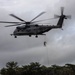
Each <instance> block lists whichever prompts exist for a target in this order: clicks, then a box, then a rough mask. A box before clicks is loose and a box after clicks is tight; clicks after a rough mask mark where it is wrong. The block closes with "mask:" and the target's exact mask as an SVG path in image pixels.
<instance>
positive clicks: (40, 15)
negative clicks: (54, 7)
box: [30, 12, 46, 22]
mask: <svg viewBox="0 0 75 75" xmlns="http://www.w3.org/2000/svg"><path fill="white" fill-rule="evenodd" d="M44 13H46V12H41V13H40V14H39V15H37V16H36V17H35V18H33V19H32V20H31V21H30V22H32V21H33V20H35V19H36V18H38V17H39V16H41V15H42V14H44Z"/></svg>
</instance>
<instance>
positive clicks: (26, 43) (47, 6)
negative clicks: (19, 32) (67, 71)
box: [0, 0, 75, 67]
mask: <svg viewBox="0 0 75 75" xmlns="http://www.w3.org/2000/svg"><path fill="white" fill-rule="evenodd" d="M74 4H75V1H73V0H62V1H61V0H56V1H55V0H43V1H42V0H27V1H25V0H18V1H17V0H10V1H9V0H0V5H1V6H0V20H5V21H18V20H16V19H15V18H13V17H11V16H9V14H10V13H14V14H16V15H17V16H19V17H21V18H22V19H24V20H26V21H28V20H29V21H30V20H31V19H33V18H34V17H35V16H36V15H38V14H39V13H40V12H42V11H46V12H47V13H46V14H44V15H42V16H40V17H39V18H38V19H37V20H39V19H43V18H50V17H53V15H54V14H58V15H60V7H61V6H64V7H65V10H64V11H65V12H64V14H66V15H70V14H71V15H72V19H71V20H69V19H68V20H65V21H64V25H63V29H64V30H63V31H62V30H61V29H53V30H51V31H49V32H48V33H46V34H47V35H46V37H45V36H39V37H38V38H35V37H34V36H32V37H31V38H30V37H28V36H22V37H18V38H17V39H14V37H12V36H10V34H11V33H13V31H14V29H15V28H16V27H12V28H5V27H4V26H5V25H6V24H0V60H1V61H0V67H4V66H5V64H6V62H8V61H13V60H14V61H17V62H18V63H19V64H20V65H23V64H28V63H30V62H36V61H37V62H40V63H41V64H44V65H51V64H60V65H61V64H66V63H75V59H74V57H75V50H74V49H75V46H74V45H75V41H74V38H75V33H74V32H75V26H74V25H75V21H74V20H75V14H74V13H75V10H74ZM57 21H58V19H57V20H51V21H48V22H51V24H52V25H55V24H56V23H57ZM44 41H47V47H44V46H43V42H44Z"/></svg>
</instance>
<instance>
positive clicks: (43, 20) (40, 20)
mask: <svg viewBox="0 0 75 75" xmlns="http://www.w3.org/2000/svg"><path fill="white" fill-rule="evenodd" d="M51 19H55V18H50V19H44V20H39V21H33V22H32V23H36V22H41V21H47V20H51Z"/></svg>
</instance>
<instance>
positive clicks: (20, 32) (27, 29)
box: [0, 7, 71, 38]
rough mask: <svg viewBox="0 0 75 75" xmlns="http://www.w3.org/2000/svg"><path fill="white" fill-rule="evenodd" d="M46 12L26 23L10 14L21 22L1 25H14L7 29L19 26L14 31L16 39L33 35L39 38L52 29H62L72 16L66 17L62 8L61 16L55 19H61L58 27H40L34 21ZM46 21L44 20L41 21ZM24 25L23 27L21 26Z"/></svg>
mask: <svg viewBox="0 0 75 75" xmlns="http://www.w3.org/2000/svg"><path fill="white" fill-rule="evenodd" d="M44 13H45V12H41V13H40V14H39V15H37V16H36V17H35V18H33V19H32V20H31V21H25V20H23V19H21V18H19V17H17V16H16V15H14V14H10V16H12V17H14V18H16V19H18V20H20V21H21V22H7V21H0V23H9V24H13V25H7V26H5V27H12V26H17V27H16V29H15V30H14V32H13V34H11V36H12V35H14V37H15V38H17V36H26V35H27V36H29V37H31V36H32V35H35V37H36V38H37V37H38V35H46V34H44V33H45V32H48V31H49V30H51V29H56V28H62V25H63V22H64V19H67V18H71V16H70V15H64V7H61V15H54V18H59V20H58V22H57V25H51V26H50V25H39V24H35V23H36V22H39V21H34V20H35V19H36V18H38V17H39V16H41V15H43V14H44ZM40 21H44V20H40ZM21 25H22V26H21Z"/></svg>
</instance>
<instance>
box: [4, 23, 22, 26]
mask: <svg viewBox="0 0 75 75" xmlns="http://www.w3.org/2000/svg"><path fill="white" fill-rule="evenodd" d="M21 24H22V23H20V24H15V25H7V26H5V27H12V26H19V25H21Z"/></svg>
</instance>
